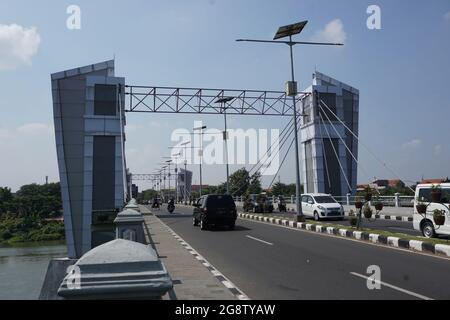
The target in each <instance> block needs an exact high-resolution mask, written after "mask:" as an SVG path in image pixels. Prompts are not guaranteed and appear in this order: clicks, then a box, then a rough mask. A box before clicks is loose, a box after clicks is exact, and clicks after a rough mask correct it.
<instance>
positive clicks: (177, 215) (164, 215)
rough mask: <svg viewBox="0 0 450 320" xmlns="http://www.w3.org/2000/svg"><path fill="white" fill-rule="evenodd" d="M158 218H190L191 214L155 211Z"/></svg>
mask: <svg viewBox="0 0 450 320" xmlns="http://www.w3.org/2000/svg"><path fill="white" fill-rule="evenodd" d="M155 216H157V217H158V218H192V214H181V213H168V212H162V213H155Z"/></svg>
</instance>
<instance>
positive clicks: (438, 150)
mask: <svg viewBox="0 0 450 320" xmlns="http://www.w3.org/2000/svg"><path fill="white" fill-rule="evenodd" d="M433 151H434V155H435V156H439V155H441V152H442V146H441V145H440V144H437V145H435V146H434V148H433Z"/></svg>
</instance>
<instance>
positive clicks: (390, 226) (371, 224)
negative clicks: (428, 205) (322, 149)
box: [239, 210, 422, 236]
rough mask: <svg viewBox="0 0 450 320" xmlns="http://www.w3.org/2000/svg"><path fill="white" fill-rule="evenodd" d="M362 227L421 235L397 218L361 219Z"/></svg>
mask: <svg viewBox="0 0 450 320" xmlns="http://www.w3.org/2000/svg"><path fill="white" fill-rule="evenodd" d="M239 212H242V213H243V211H242V210H239ZM273 214H274V215H276V216H279V217H281V218H284V219H285V218H292V217H293V216H294V215H293V214H292V213H279V212H274V213H273ZM308 220H313V219H312V218H307V221H308ZM321 222H323V223H327V222H328V223H333V224H338V225H342V226H346V227H349V226H350V222H349V221H348V217H346V218H345V220H343V221H341V220H321ZM363 227H364V228H368V229H374V230H382V231H389V232H396V233H404V234H407V235H411V236H422V234H421V233H420V231H417V230H414V228H413V224H412V222H406V221H397V220H382V219H377V220H375V221H367V220H365V219H364V220H363Z"/></svg>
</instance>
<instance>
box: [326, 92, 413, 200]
mask: <svg viewBox="0 0 450 320" xmlns="http://www.w3.org/2000/svg"><path fill="white" fill-rule="evenodd" d="M321 102H322V104H323V105H324V106H325V107H326V108H327V109H328V111H330V113H331V114H332V115H333V116H334V117H335V118H336V119H337V120H338V121H339V122H340V123H341V124H342V125H343V126H344V127H345V129H347V130H348V131H349V132H350V133H351V134H352V135H353V136H354V137H355V138H356V139H357V140H358V142H359V143H360V144H361V145H362V146H363V147H364V148H365V149H366V150H367V152H369V153H370V154H371V155H372V156H373V157H374V158H375V159H376V160H377V161H378V162H380V163H381V164H382V165H383V167H385V168H386V169H387V170H388V171H389V172H390V173H392V174H393V175H394V176H395V177H396V178H397V179H399V180H401V178H400V176H399V175H398V174H396V173H395V172H394V170H392V169H391V168H389V167H388V166H387V164H386V163H385V162H383V161H382V160H381V159H380V158H378V157H377V156H376V155H375V153H374V152H372V151H371V150H370V149H369V147H367V146H366V145H365V144H364V143H363V142H361V140H360V138H359V136H357V135H356V134H355V133H354V132H353V131H352V130H350V128H349V127H348V126H347V125H346V124H345V123H344V122H343V121H342V120H341V119H339V117H338V116H337V115H336V114H335V113H334V112H333V111H332V110H331V109H330V108H329V107H328V106H327V104H326V103H325V102H324V101H323V100H321ZM408 189H410V190H411V191H413V192H415V190H414V189H413V188H411V187H410V186H408Z"/></svg>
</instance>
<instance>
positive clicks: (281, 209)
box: [278, 196, 286, 212]
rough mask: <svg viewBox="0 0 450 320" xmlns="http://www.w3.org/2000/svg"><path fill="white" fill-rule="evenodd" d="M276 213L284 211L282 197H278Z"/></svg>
mask: <svg viewBox="0 0 450 320" xmlns="http://www.w3.org/2000/svg"><path fill="white" fill-rule="evenodd" d="M278 211H280V212H285V211H286V201H285V200H284V198H283V196H278Z"/></svg>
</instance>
